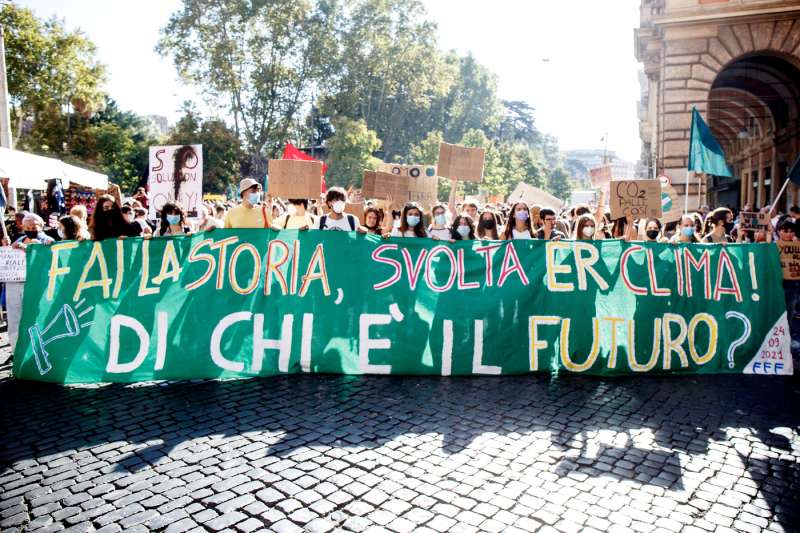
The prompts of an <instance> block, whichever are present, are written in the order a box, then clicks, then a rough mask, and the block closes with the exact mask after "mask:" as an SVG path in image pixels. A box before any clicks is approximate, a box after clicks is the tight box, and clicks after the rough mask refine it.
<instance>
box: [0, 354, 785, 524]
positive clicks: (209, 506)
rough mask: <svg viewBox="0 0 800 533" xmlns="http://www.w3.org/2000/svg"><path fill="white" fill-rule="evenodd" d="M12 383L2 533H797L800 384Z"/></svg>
mask: <svg viewBox="0 0 800 533" xmlns="http://www.w3.org/2000/svg"><path fill="white" fill-rule="evenodd" d="M7 352H8V350H7V348H6V349H5V350H4V352H3V355H2V356H0V361H3V360H5V359H7V357H8V353H7ZM8 374H9V372H8V361H4V362H3V363H0V404H1V405H2V408H1V409H0V430H1V433H0V435H2V437H0V438H1V439H2V440H0V494H1V496H0V530H2V531H57V530H62V529H68V530H69V531H92V530H98V531H120V530H126V531H161V530H166V531H168V532H178V531H189V530H192V531H238V532H250V531H256V530H272V531H279V532H288V531H302V530H306V531H313V532H322V531H331V530H335V529H338V530H347V531H363V530H370V531H371V530H376V531H377V530H389V531H397V532H404V531H490V532H493V531H535V530H543V531H545V530H550V531H554V530H557V531H562V532H572V531H592V530H600V531H603V530H608V531H632V530H633V531H656V530H657V531H728V530H739V531H760V530H770V531H784V530H786V531H788V530H793V529H796V528H797V526H798V524H800V501H799V500H800V493H798V488H800V469H798V460H799V459H800V438H799V437H798V430H799V429H800V428H799V427H798V426H799V425H800V409H798V400H799V399H800V380H798V379H796V378H791V379H785V378H772V379H771V378H764V377H746V376H736V377H723V376H710V377H698V376H686V377H671V378H653V377H646V378H645V377H640V378H635V379H634V378H630V379H628V378H625V379H613V380H610V379H590V378H583V377H573V376H567V377H562V378H560V379H559V380H557V381H551V380H550V379H549V378H548V377H546V376H526V377H507V378H474V379H460V378H450V379H430V378H425V379H423V378H414V377H409V378H384V377H380V378H360V377H346V376H296V377H289V378H276V379H263V380H250V381H226V382H218V381H203V382H183V383H170V384H155V385H154V384H145V385H137V386H118V385H107V386H97V387H59V386H51V385H44V384H35V383H25V382H16V381H14V380H11V379H9V378H8Z"/></svg>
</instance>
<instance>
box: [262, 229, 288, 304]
mask: <svg viewBox="0 0 800 533" xmlns="http://www.w3.org/2000/svg"><path fill="white" fill-rule="evenodd" d="M273 247H275V248H280V249H281V250H283V256H281V258H280V259H278V260H277V261H276V260H275V258H274V257H273V253H272V249H273ZM288 260H289V247H288V246H287V245H286V243H285V242H283V241H269V244H268V245H267V271H266V272H265V273H264V296H269V295H270V293H271V292H272V276H273V275H274V276H275V278H276V279H277V280H278V285H280V286H281V294H282V295H283V296H286V293H287V292H289V286H288V285H287V284H286V278H285V277H284V275H283V274H282V273H281V271H280V270H279V269H280V267H281V266H283V264H284V263H286V261H288Z"/></svg>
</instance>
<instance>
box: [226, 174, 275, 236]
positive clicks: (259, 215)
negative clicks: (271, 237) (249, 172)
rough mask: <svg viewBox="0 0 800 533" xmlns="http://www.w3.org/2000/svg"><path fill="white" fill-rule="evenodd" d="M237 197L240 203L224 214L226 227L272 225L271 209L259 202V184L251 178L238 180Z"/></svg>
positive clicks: (264, 226)
mask: <svg viewBox="0 0 800 533" xmlns="http://www.w3.org/2000/svg"><path fill="white" fill-rule="evenodd" d="M239 197H240V198H241V199H242V203H241V204H239V205H237V206H236V207H234V208H232V209H230V210H229V211H228V212H227V213H226V214H225V227H226V228H269V227H270V226H271V225H272V209H271V207H270V206H269V205H267V204H266V203H265V204H260V203H259V202H260V201H261V184H259V183H258V182H257V181H256V180H254V179H253V178H245V179H243V180H242V181H240V182H239Z"/></svg>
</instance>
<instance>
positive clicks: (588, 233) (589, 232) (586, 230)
mask: <svg viewBox="0 0 800 533" xmlns="http://www.w3.org/2000/svg"><path fill="white" fill-rule="evenodd" d="M582 233H583V236H584V237H593V236H594V226H584V227H583V230H582Z"/></svg>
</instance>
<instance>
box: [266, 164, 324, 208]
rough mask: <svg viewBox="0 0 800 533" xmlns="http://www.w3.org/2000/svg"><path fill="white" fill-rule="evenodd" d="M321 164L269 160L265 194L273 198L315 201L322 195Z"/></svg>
mask: <svg viewBox="0 0 800 533" xmlns="http://www.w3.org/2000/svg"><path fill="white" fill-rule="evenodd" d="M321 176H322V162H321V161H300V160H294V159H270V160H269V175H268V178H269V179H268V180H267V192H269V194H271V195H272V197H273V198H285V199H290V198H301V199H302V198H307V199H309V198H310V199H316V198H319V195H320V194H321V193H322V184H321Z"/></svg>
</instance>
